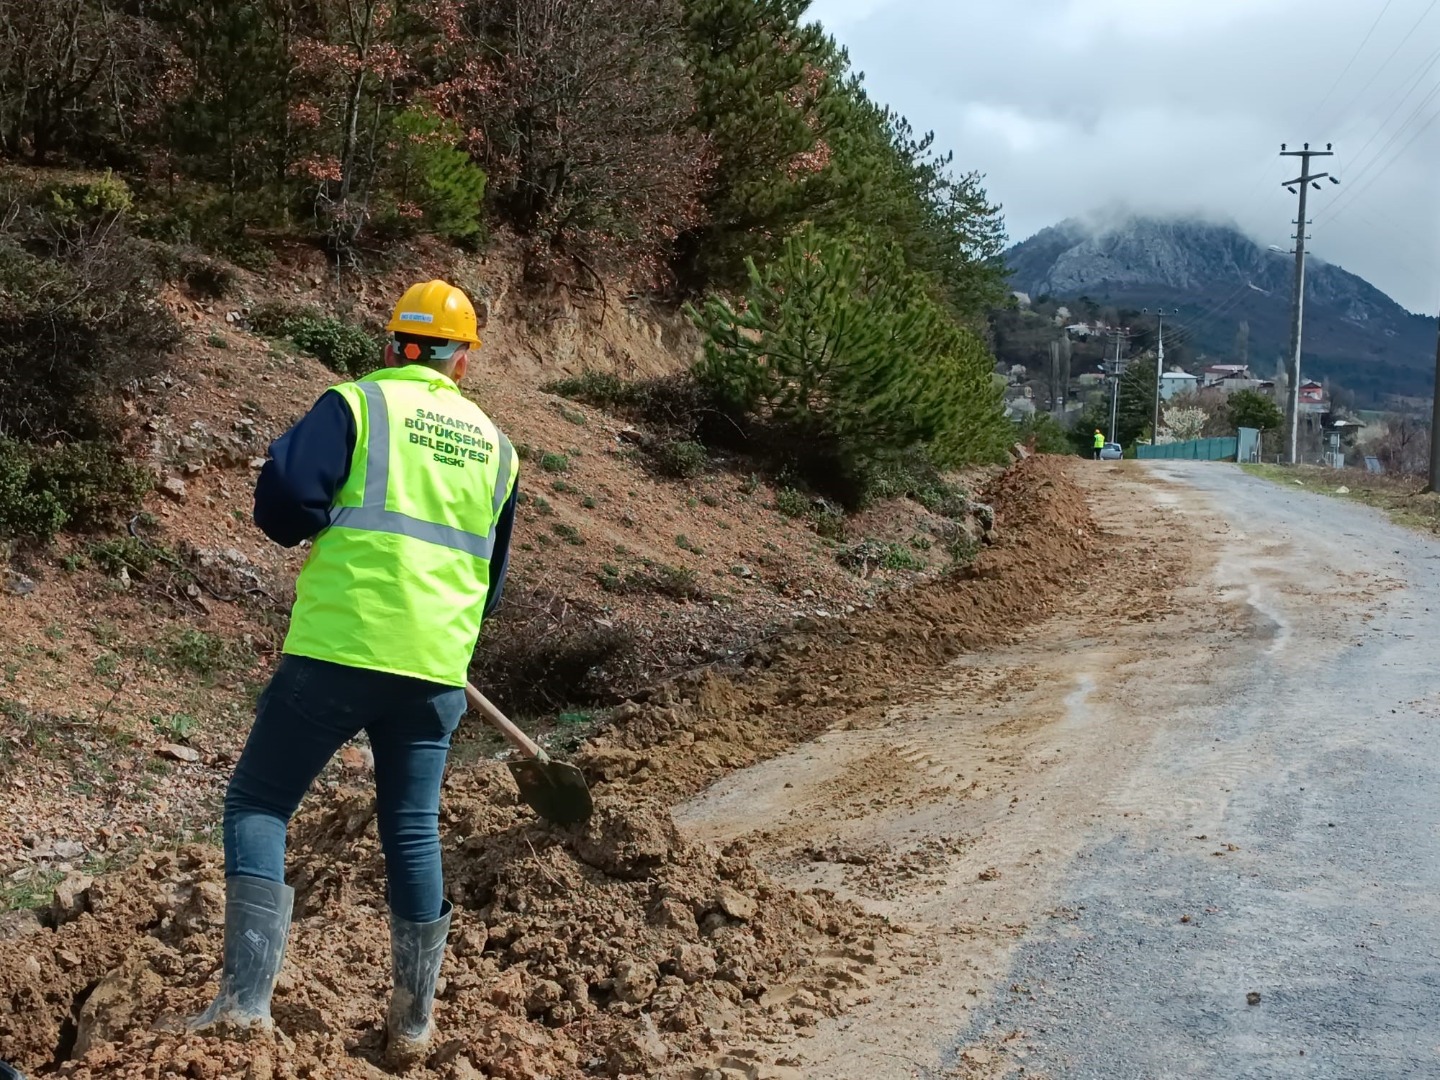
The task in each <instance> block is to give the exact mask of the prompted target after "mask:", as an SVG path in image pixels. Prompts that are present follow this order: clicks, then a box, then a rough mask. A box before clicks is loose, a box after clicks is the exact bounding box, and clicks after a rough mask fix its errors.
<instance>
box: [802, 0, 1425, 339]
mask: <svg viewBox="0 0 1440 1080" xmlns="http://www.w3.org/2000/svg"><path fill="white" fill-rule="evenodd" d="M1384 7H1385V0H1362V2H1357V0H1009V2H1008V3H1007V2H1004V0H817V2H816V3H815V4H814V5H813V6H812V7H811V9H810V16H811V17H812V18H815V19H818V20H819V21H820V22H821V23H823V24H824V26H825V27H826V29H827V30H829V31H830V32H831V33H832V34H833V35H834V36H835V38H836V39H837V40H838V41H839V42H840V43H841V44H842V45H844V46H845V47H846V48H847V49H848V50H849V53H850V57H851V60H852V61H853V63H854V65H855V67H856V68H857V69H859V70H861V71H863V72H864V73H865V76H866V85H867V86H868V88H869V89H870V92H871V93H872V94H873V95H874V96H875V97H876V98H877V99H879V100H880V101H883V102H885V103H887V104H889V105H891V106H893V107H894V108H896V109H898V110H899V111H900V112H902V113H904V114H905V115H906V116H907V117H909V119H910V121H911V122H912V123H913V124H914V125H915V126H916V128H918V129H920V130H926V129H934V131H935V133H936V136H937V139H938V141H939V143H940V144H941V145H943V146H945V147H949V148H952V149H954V151H955V156H956V163H957V165H958V166H960V167H961V168H966V169H970V168H973V169H977V170H979V171H981V172H983V173H985V174H987V177H988V180H987V184H988V187H989V190H990V193H991V196H992V197H993V198H995V199H996V200H998V201H999V202H1001V203H1003V204H1004V206H1005V216H1006V221H1007V224H1008V227H1009V231H1010V235H1011V237H1012V239H1014V240H1021V239H1024V238H1026V237H1027V236H1030V235H1032V234H1033V233H1035V232H1036V231H1038V230H1039V229H1041V228H1044V227H1045V226H1046V225H1052V224H1054V223H1055V222H1057V221H1060V220H1061V219H1063V218H1066V217H1072V216H1083V215H1086V214H1089V213H1093V212H1095V211H1102V212H1106V211H1113V210H1114V209H1115V208H1117V207H1129V208H1132V209H1134V210H1137V211H1141V212H1154V213H1186V214H1197V215H1200V216H1204V217H1206V218H1210V219H1214V220H1221V221H1234V222H1236V223H1237V224H1239V225H1240V226H1241V227H1242V228H1244V229H1245V230H1246V231H1247V232H1248V233H1250V234H1251V235H1252V236H1254V237H1255V239H1257V240H1259V241H1260V242H1261V243H1264V244H1279V245H1282V246H1286V247H1288V246H1289V244H1290V234H1291V232H1292V231H1293V227H1292V226H1291V224H1290V222H1291V221H1292V219H1293V218H1294V216H1295V208H1296V207H1295V199H1294V197H1293V196H1291V195H1290V194H1289V193H1287V192H1286V191H1285V190H1284V189H1283V188H1282V187H1281V186H1280V184H1281V181H1283V180H1287V179H1290V178H1291V177H1292V176H1294V175H1296V171H1290V170H1294V169H1295V163H1294V159H1283V160H1282V159H1281V158H1280V157H1279V156H1278V152H1279V149H1280V143H1282V142H1286V143H1290V144H1291V145H1292V148H1295V147H1298V145H1299V144H1300V143H1302V142H1304V141H1307V140H1308V141H1309V142H1311V143H1312V144H1313V145H1315V146H1317V147H1318V146H1319V145H1321V144H1323V143H1326V142H1333V143H1334V144H1335V152H1336V153H1335V157H1334V158H1332V159H1330V160H1329V161H1328V162H1326V163H1325V165H1324V166H1322V167H1324V168H1328V169H1330V170H1331V171H1333V172H1334V173H1335V174H1336V175H1338V176H1339V177H1341V179H1342V181H1343V183H1342V185H1341V186H1340V187H1331V186H1330V185H1328V184H1327V185H1325V190H1324V191H1322V192H1312V195H1313V196H1314V198H1313V200H1312V202H1311V206H1310V217H1311V219H1312V221H1313V222H1314V224H1313V225H1312V226H1311V228H1310V232H1311V234H1312V236H1313V237H1314V239H1313V241H1312V250H1313V251H1314V252H1315V253H1316V255H1318V256H1319V257H1321V258H1324V259H1326V260H1327V261H1329V262H1333V263H1338V264H1340V265H1342V266H1344V267H1345V268H1346V269H1349V270H1352V271H1354V272H1355V273H1358V274H1360V275H1362V276H1363V277H1365V278H1367V279H1368V280H1370V281H1371V282H1372V283H1374V284H1375V285H1377V286H1378V287H1379V288H1381V289H1383V290H1385V291H1386V292H1388V293H1390V295H1392V296H1393V297H1395V299H1396V300H1398V301H1400V302H1401V303H1402V304H1404V305H1405V306H1406V307H1408V308H1410V309H1412V310H1418V311H1426V312H1433V311H1434V310H1435V307H1436V304H1437V302H1440V200H1437V199H1436V197H1435V194H1434V177H1435V176H1436V174H1437V173H1440V3H1436V2H1435V0H1390V2H1389V7H1388V9H1387V10H1386V11H1385V15H1384V18H1383V19H1382V20H1381V21H1380V22H1379V24H1378V25H1376V23H1375V20H1376V16H1377V15H1379V14H1380V11H1381V9H1382V8H1384ZM1417 24H1418V25H1417ZM1372 26H1374V27H1375V30H1374V33H1373V35H1372V36H1371V37H1370V39H1369V41H1368V42H1366V44H1365V47H1364V48H1363V49H1362V50H1361V51H1360V52H1359V54H1358V56H1357V54H1356V49H1357V47H1358V46H1359V45H1360V43H1361V41H1362V40H1363V39H1364V38H1365V35H1366V33H1367V31H1369V30H1370V29H1371V27H1372ZM1352 57H1354V63H1353V64H1352V65H1351V66H1350V68H1349V70H1348V71H1346V70H1344V69H1345V68H1346V65H1347V63H1349V62H1350V60H1351V58H1352ZM1342 71H1343V72H1344V75H1343V78H1341V75H1342ZM1337 79H1338V80H1339V81H1338V82H1337ZM1427 125H1428V127H1427ZM1392 136H1393V138H1392ZM1297 171H1298V170H1297Z"/></svg>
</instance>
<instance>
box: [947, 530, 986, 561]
mask: <svg viewBox="0 0 1440 1080" xmlns="http://www.w3.org/2000/svg"><path fill="white" fill-rule="evenodd" d="M945 550H946V552H947V553H948V554H949V556H950V561H951V562H953V563H955V564H956V565H958V566H969V565H970V564H971V563H973V562H974V561H975V559H976V558H977V557H978V556H979V554H980V543H979V541H977V540H976V539H975V538H974V537H972V536H970V534H969V533H963V532H962V533H960V534H958V535H957V536H955V538H954V539H952V540H951V541H950V542H949V543H948V544H946V545H945Z"/></svg>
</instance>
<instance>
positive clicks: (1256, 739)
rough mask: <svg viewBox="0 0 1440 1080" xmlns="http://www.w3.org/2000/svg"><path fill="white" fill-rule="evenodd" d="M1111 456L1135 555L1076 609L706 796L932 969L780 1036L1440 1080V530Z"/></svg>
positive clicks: (947, 1052)
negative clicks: (904, 936)
mask: <svg viewBox="0 0 1440 1080" xmlns="http://www.w3.org/2000/svg"><path fill="white" fill-rule="evenodd" d="M1086 475H1087V477H1088V480H1087V483H1088V484H1089V487H1090V489H1091V492H1092V498H1093V502H1094V504H1095V508H1096V516H1097V519H1098V520H1100V521H1103V522H1105V523H1106V525H1107V527H1108V529H1109V530H1110V531H1111V533H1112V535H1111V536H1110V537H1109V542H1108V544H1107V550H1108V552H1109V554H1108V556H1107V558H1108V559H1109V561H1110V563H1111V567H1110V569H1111V572H1110V573H1107V574H1106V575H1104V577H1103V581H1102V584H1101V585H1100V586H1099V587H1098V588H1094V589H1091V590H1090V591H1089V592H1088V593H1087V594H1086V595H1084V596H1079V597H1077V598H1076V599H1075V602H1074V603H1073V604H1072V606H1071V610H1070V611H1069V612H1068V613H1066V614H1064V615H1062V616H1060V617H1057V618H1055V619H1053V620H1051V621H1050V622H1049V623H1048V624H1047V625H1046V626H1044V627H1043V628H1042V629H1041V630H1040V631H1039V632H1038V633H1037V634H1035V635H1033V636H1032V637H1030V639H1029V640H1028V641H1027V642H1026V643H1025V644H1024V645H1023V646H1018V647H1013V648H1010V649H1008V650H1003V651H999V652H991V653H988V654H985V655H982V656H977V657H974V658H972V659H971V660H970V661H968V662H965V663H962V664H960V665H958V666H956V667H955V668H953V669H952V671H951V673H950V676H949V678H948V679H947V681H946V683H945V684H944V685H942V686H941V687H939V688H938V689H937V691H936V692H935V693H933V695H928V698H927V700H925V701H924V702H923V703H922V704H913V705H909V706H906V707H905V708H904V709H903V710H902V711H899V712H898V713H897V714H893V715H892V716H891V717H890V718H889V721H888V723H887V725H886V726H885V727H883V728H873V729H865V728H856V729H845V725H844V724H843V723H842V724H840V725H838V726H837V729H835V730H832V731H830V732H828V733H826V734H825V735H823V736H821V737H820V738H818V739H816V740H815V741H813V742H811V743H809V744H806V745H804V746H801V747H799V748H797V749H796V750H794V751H793V752H790V753H788V754H786V755H784V756H782V757H780V758H778V759H775V760H773V761H770V762H768V763H766V764H764V765H761V766H758V767H756V768H752V769H749V770H746V771H744V772H742V773H738V774H734V775H732V776H731V777H729V778H727V779H726V780H725V781H724V782H722V783H721V784H719V785H717V786H716V787H715V788H713V789H711V790H710V791H708V792H707V793H705V794H704V795H703V796H701V797H699V798H697V799H695V800H692V801H691V802H690V803H688V804H686V805H685V806H683V807H681V808H680V810H679V811H678V812H677V818H678V820H679V822H680V824H681V826H682V828H683V829H684V830H685V831H687V832H688V833H689V834H691V835H693V836H696V837H701V838H705V839H709V840H722V839H729V838H733V837H746V838H748V839H749V841H750V843H751V848H752V852H753V854H754V855H755V856H756V857H757V858H759V859H760V860H761V861H762V862H763V863H764V864H765V865H766V866H767V868H769V869H770V870H772V871H773V872H775V873H777V874H779V875H780V876H781V877H783V878H784V879H786V880H787V881H789V882H792V883H794V884H797V885H817V884H818V885H824V886H827V887H829V888H832V889H834V890H835V891H836V892H837V893H839V894H840V895H841V896H842V897H848V898H852V899H854V900H856V901H857V902H859V903H861V904H863V905H864V906H865V907H867V908H869V909H870V910H872V911H874V912H877V913H881V914H884V915H887V916H889V917H890V918H892V919H893V920H895V921H896V922H898V923H901V924H904V925H906V926H907V927H909V928H910V930H911V931H912V933H913V935H914V942H913V943H914V944H915V945H916V946H917V947H918V949H919V951H920V952H921V953H923V954H926V955H928V956H929V957H931V959H932V961H933V962H932V963H931V964H930V965H928V966H926V967H924V968H916V967H914V965H910V969H909V970H903V968H904V965H895V966H894V967H893V968H892V969H891V970H887V965H886V962H885V957H883V956H881V957H875V958H870V957H865V958H862V959H863V961H864V962H865V964H868V965H869V966H868V971H869V974H868V975H866V974H863V973H862V974H857V976H856V977H857V978H858V979H870V980H872V981H874V982H876V984H877V985H876V986H875V988H874V990H873V993H872V1000H871V1001H870V1003H869V1004H867V1005H863V1006H861V1007H860V1008H858V1009H856V1010H854V1011H852V1012H850V1013H849V1014H847V1015H846V1016H843V1017H841V1018H839V1019H837V1020H832V1021H823V1022H821V1023H820V1024H819V1025H818V1026H816V1027H814V1028H813V1029H811V1030H810V1031H808V1032H806V1033H805V1034H804V1035H803V1037H801V1038H800V1039H798V1040H796V1041H793V1042H791V1043H788V1044H785V1045H781V1046H778V1047H770V1048H768V1055H769V1056H770V1057H771V1058H772V1059H774V1060H777V1061H779V1062H780V1063H782V1064H790V1065H793V1066H795V1067H797V1068H798V1069H799V1070H800V1071H801V1072H802V1073H803V1074H804V1075H807V1076H817V1077H818V1076H824V1077H827V1078H833V1080H844V1078H864V1080H879V1078H885V1077H910V1076H925V1077H992V1076H993V1077H998V1076H1005V1075H1016V1074H1023V1075H1026V1076H1046V1077H1054V1078H1061V1077H1067V1078H1068V1077H1075V1078H1080V1077H1093V1078H1097V1080H1098V1078H1106V1080H1122V1078H1158V1077H1172V1076H1173V1077H1179V1076H1185V1077H1190V1076H1195V1077H1252V1076H1253V1077H1260V1076H1264V1077H1289V1076H1320V1077H1357V1076H1366V1077H1381V1076H1385V1077H1390V1076H1393V1077H1400V1076H1406V1077H1414V1076H1440V1021H1437V1020H1436V1019H1435V1010H1434V1007H1433V1003H1434V986H1435V984H1436V980H1437V977H1440V930H1437V929H1436V919H1435V915H1436V907H1437V901H1436V900H1435V895H1436V885H1437V879H1440V783H1437V780H1440V778H1437V776H1436V762H1437V761H1440V733H1437V729H1436V725H1435V723H1434V718H1435V717H1436V715H1437V713H1440V675H1437V674H1436V673H1435V667H1434V665H1435V649H1434V645H1433V642H1432V640H1431V638H1432V635H1431V634H1429V633H1428V632H1427V631H1428V630H1429V628H1430V626H1431V625H1432V623H1431V620H1432V619H1433V618H1435V617H1437V615H1440V544H1437V543H1436V542H1435V541H1433V540H1430V539H1428V538H1424V537H1421V536H1418V535H1416V534H1412V533H1410V532H1406V531H1404V530H1402V529H1400V528H1398V527H1396V526H1393V525H1391V524H1390V523H1389V522H1388V521H1386V520H1384V519H1383V518H1381V517H1380V516H1378V515H1377V514H1375V513H1374V512H1373V511H1369V510H1367V509H1364V508H1360V507H1356V506H1354V505H1351V504H1347V503H1343V502H1341V501H1338V500H1332V499H1326V498H1324V497H1321V496H1317V495H1313V494H1309V493H1307V492H1303V491H1301V490H1300V489H1299V488H1296V489H1294V490H1293V491H1292V490H1289V489H1286V488H1280V487H1276V486H1274V485H1271V484H1268V483H1266V482H1264V481H1260V480H1257V479H1253V478H1251V477H1248V476H1246V475H1244V474H1242V473H1241V472H1240V471H1239V470H1237V469H1235V468H1234V467H1231V466H1219V465H1199V464H1188V463H1166V464H1165V465H1163V466H1159V465H1157V466H1155V467H1152V468H1149V469H1146V468H1144V467H1140V466H1135V465H1131V464H1128V463H1127V464H1124V465H1117V466H1109V465H1106V466H1097V467H1096V468H1095V469H1094V470H1092V471H1089V472H1088V473H1087V474H1086ZM863 967H864V965H860V964H857V968H863ZM1255 995H1258V998H1257V997H1256V996H1255Z"/></svg>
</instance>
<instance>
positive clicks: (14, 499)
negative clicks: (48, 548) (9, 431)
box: [0, 439, 65, 541]
mask: <svg viewBox="0 0 1440 1080" xmlns="http://www.w3.org/2000/svg"><path fill="white" fill-rule="evenodd" d="M33 471H34V469H33V461H32V457H31V452H30V450H29V448H28V447H26V446H24V445H23V444H21V443H18V442H15V441H14V440H12V439H0V537H25V538H33V539H37V540H41V541H45V540H49V539H50V538H51V537H53V536H54V535H55V534H56V533H57V532H59V531H60V529H61V527H62V526H63V525H64V524H65V508H64V507H63V506H61V505H60V500H59V499H58V498H56V496H55V493H54V492H52V491H46V490H45V489H44V488H42V487H40V486H39V485H37V484H36V483H35V482H34V480H33V479H32V474H33Z"/></svg>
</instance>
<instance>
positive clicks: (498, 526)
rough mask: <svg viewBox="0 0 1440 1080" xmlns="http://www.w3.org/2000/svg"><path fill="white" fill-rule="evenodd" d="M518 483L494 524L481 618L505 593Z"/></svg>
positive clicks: (489, 611) (493, 608)
mask: <svg viewBox="0 0 1440 1080" xmlns="http://www.w3.org/2000/svg"><path fill="white" fill-rule="evenodd" d="M519 490H520V482H519V481H518V480H517V481H516V482H515V487H514V488H513V489H512V490H511V492H510V498H508V499H506V500H505V505H504V506H503V507H502V508H501V510H500V520H499V521H497V522H496V523H495V550H494V551H493V552H492V553H491V555H490V591H489V593H487V594H486V596H485V611H484V615H483V618H486V619H488V618H489V617H490V613H491V612H492V611H494V610H495V609H496V608H497V607H499V606H500V594H501V593H502V592H504V591H505V572H506V571H507V570H509V569H510V536H511V534H512V533H513V532H514V531H515V496H516V494H517V493H518V492H519Z"/></svg>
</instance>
